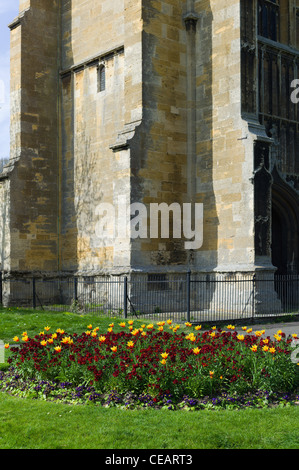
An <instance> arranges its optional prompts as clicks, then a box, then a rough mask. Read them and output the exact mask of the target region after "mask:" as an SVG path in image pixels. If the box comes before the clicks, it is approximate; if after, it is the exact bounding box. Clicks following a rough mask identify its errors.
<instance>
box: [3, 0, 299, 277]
mask: <svg viewBox="0 0 299 470" xmlns="http://www.w3.org/2000/svg"><path fill="white" fill-rule="evenodd" d="M10 29H11V156H10V161H9V164H8V165H7V166H6V167H5V168H4V171H3V173H2V174H1V175H0V207H1V219H0V220H1V230H0V246H1V269H2V270H3V271H4V272H6V273H11V274H17V275H23V274H26V273H28V272H30V273H32V272H33V273H34V272H35V273H41V274H47V275H52V274H57V273H71V274H77V275H84V276H97V275H102V274H107V273H109V274H116V275H117V274H121V273H127V272H134V271H136V272H144V273H149V272H161V273H167V272H169V271H174V272H180V271H183V272H185V271H186V270H187V269H189V268H190V269H191V270H192V271H194V272H205V273H228V274H231V273H244V272H245V273H247V272H250V273H254V272H256V271H257V270H259V271H263V272H264V271H265V272H270V273H273V272H274V271H275V269H276V268H278V270H279V272H281V273H287V272H298V263H299V261H298V246H299V240H298V236H299V235H298V227H299V156H298V150H299V134H298V124H299V105H297V104H296V100H292V99H291V96H292V92H296V87H294V86H293V87H292V85H294V83H295V82H293V80H295V79H297V78H299V75H298V65H299V2H298V0H297V1H296V0H276V1H275V0H241V1H240V0H146V1H144V0H88V1H86V0H63V1H61V0H20V13H19V16H18V17H17V18H16V19H15V20H14V21H13V22H12V23H11V24H10ZM297 88H298V85H297ZM293 96H296V93H295V94H293ZM125 203H126V204H133V203H142V204H144V205H145V206H146V207H149V206H150V205H151V204H154V203H156V204H161V203H166V204H167V205H170V204H172V203H178V204H179V205H180V206H181V207H183V204H184V203H192V204H195V203H201V204H203V210H204V215H203V243H202V245H201V246H200V248H197V249H191V250H190V249H189V250H188V249H186V248H185V245H184V242H185V241H186V240H185V239H184V237H181V238H175V237H173V236H172V232H171V231H170V235H169V237H168V238H164V237H162V236H161V234H159V237H158V238H153V237H150V235H149V233H147V237H143V238H141V237H139V238H133V237H130V236H121V234H120V233H119V232H116V233H115V232H114V233H113V232H112V231H111V234H112V235H111V237H107V236H106V235H105V236H104V235H102V234H101V230H100V229H99V227H100V225H101V224H100V222H101V216H102V214H100V213H99V207H103V206H102V204H110V205H112V206H113V207H115V208H118V216H117V217H119V216H120V215H122V213H123V210H124V208H123V207H122V204H125ZM107 207H108V206H107ZM117 217H116V218H117ZM170 222H172V218H171V217H170ZM170 225H171V223H170ZM120 228H121V227H120ZM105 233H106V232H105ZM273 265H274V266H275V268H274V267H273Z"/></svg>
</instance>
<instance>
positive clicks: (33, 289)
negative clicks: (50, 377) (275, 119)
mask: <svg viewBox="0 0 299 470" xmlns="http://www.w3.org/2000/svg"><path fill="white" fill-rule="evenodd" d="M32 307H33V308H34V309H35V308H36V285H35V277H33V278H32Z"/></svg>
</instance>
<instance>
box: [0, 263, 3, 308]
mask: <svg viewBox="0 0 299 470" xmlns="http://www.w3.org/2000/svg"><path fill="white" fill-rule="evenodd" d="M2 289H3V288H2V271H0V305H2V303H3V290H2Z"/></svg>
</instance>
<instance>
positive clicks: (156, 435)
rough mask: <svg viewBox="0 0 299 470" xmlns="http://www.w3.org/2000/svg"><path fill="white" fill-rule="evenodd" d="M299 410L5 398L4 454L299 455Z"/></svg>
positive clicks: (0, 406) (0, 436)
mask: <svg viewBox="0 0 299 470" xmlns="http://www.w3.org/2000/svg"><path fill="white" fill-rule="evenodd" d="M298 419H299V407H289V408H281V409H262V410H258V409H246V410H241V411H227V410H226V411H207V410H202V411H194V412H187V411H175V412H172V411H168V410H153V409H146V410H122V409H117V408H112V409H111V408H102V407H99V406H94V405H86V406H82V405H65V404H60V403H50V402H45V401H37V400H30V399H22V398H14V397H10V396H8V395H7V394H4V393H0V422H1V426H0V448H1V449H298V447H299V428H298Z"/></svg>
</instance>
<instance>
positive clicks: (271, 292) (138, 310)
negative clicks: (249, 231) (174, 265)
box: [0, 272, 299, 322]
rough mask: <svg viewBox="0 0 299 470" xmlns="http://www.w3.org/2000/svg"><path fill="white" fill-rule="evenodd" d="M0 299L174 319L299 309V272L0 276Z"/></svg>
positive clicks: (11, 303)
mask: <svg viewBox="0 0 299 470" xmlns="http://www.w3.org/2000/svg"><path fill="white" fill-rule="evenodd" d="M0 303H1V304H3V305H4V306H20V307H21V306H23V307H31V308H38V309H44V310H47V311H72V312H78V313H91V312H93V313H97V314H99V315H107V316H111V317H112V316H119V317H122V318H127V317H132V316H135V317H138V318H147V319H153V320H154V319H157V320H158V319H159V320H163V319H164V320H166V319H168V318H170V319H172V320H174V321H176V322H182V321H190V322H205V321H206V322H211V321H215V322H216V321H221V320H240V319H242V320H243V319H244V320H246V319H248V320H250V319H251V320H254V319H256V318H262V317H266V316H280V315H286V314H293V315H294V314H298V313H299V275H277V276H275V275H271V276H270V275H269V276H266V275H261V274H255V275H252V274H248V275H246V274H243V275H240V274H234V273H230V274H228V273H226V274H219V273H215V274H204V273H191V272H187V273H180V274H176V273H165V274H161V273H160V274H146V273H144V274H131V275H128V276H121V277H118V276H105V277H104V276H103V277H68V278H63V277H62V278H52V279H51V278H41V277H27V278H6V277H4V276H0Z"/></svg>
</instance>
